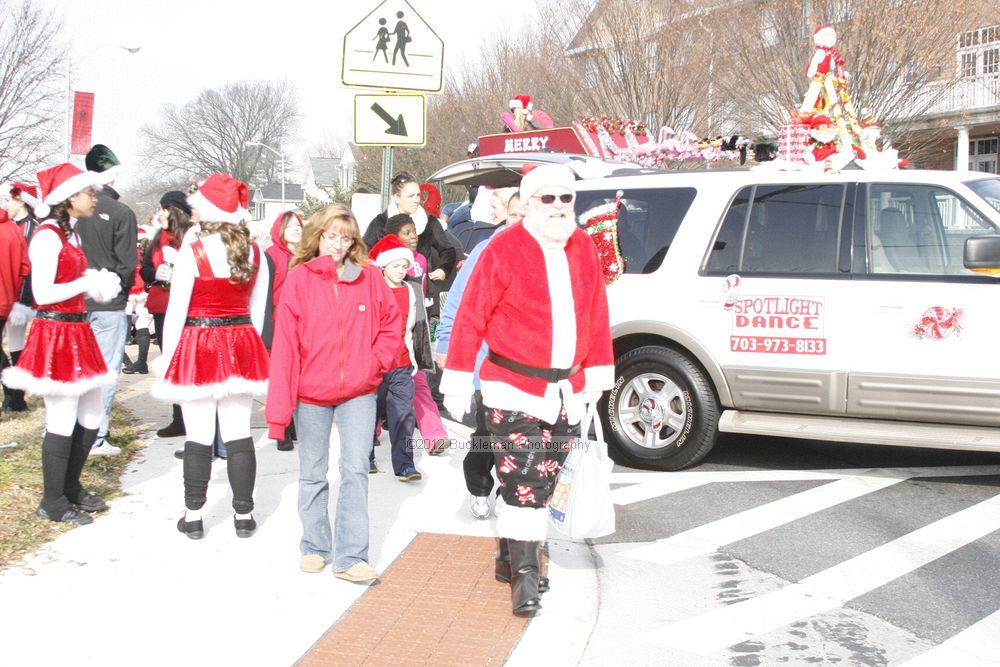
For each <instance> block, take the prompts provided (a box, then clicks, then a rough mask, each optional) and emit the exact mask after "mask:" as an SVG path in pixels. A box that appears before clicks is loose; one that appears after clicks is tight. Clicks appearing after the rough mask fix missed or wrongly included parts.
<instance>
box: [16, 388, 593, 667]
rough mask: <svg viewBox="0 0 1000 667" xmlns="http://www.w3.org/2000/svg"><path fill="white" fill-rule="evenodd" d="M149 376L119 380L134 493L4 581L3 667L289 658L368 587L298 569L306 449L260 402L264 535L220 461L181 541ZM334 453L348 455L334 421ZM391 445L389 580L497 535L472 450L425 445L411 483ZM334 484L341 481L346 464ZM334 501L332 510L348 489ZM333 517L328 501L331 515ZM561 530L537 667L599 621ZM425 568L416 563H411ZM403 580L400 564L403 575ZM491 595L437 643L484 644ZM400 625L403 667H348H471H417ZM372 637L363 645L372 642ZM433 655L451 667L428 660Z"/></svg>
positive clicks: (380, 508)
mask: <svg viewBox="0 0 1000 667" xmlns="http://www.w3.org/2000/svg"><path fill="white" fill-rule="evenodd" d="M152 382H153V379H152V376H150V375H131V376H129V375H123V376H122V381H121V383H120V385H119V392H118V399H117V400H118V401H120V402H121V404H123V405H124V406H125V407H126V408H127V409H128V410H129V411H130V412H131V413H132V415H134V417H135V420H136V428H137V430H138V431H139V432H140V433H141V434H142V436H141V437H142V439H143V440H144V441H145V442H146V443H147V446H146V448H145V449H144V450H143V451H141V452H140V453H139V454H138V456H137V457H136V459H135V460H134V461H133V463H132V464H131V465H130V466H129V469H128V471H127V472H126V474H125V477H124V478H123V480H122V486H123V491H124V496H123V497H122V498H119V499H117V500H115V501H113V502H112V503H111V509H110V511H108V512H106V513H104V514H103V515H101V516H99V518H98V519H97V521H95V522H94V524H92V525H90V526H85V527H82V528H78V529H75V530H72V531H70V532H68V533H66V534H64V535H62V536H60V537H59V538H58V539H57V540H55V541H54V542H52V543H50V544H49V545H47V546H45V547H44V548H42V549H40V550H39V551H37V552H35V553H34V554H31V555H29V556H28V557H26V558H25V559H24V563H23V564H22V565H19V566H15V567H12V568H9V569H8V570H6V571H4V572H3V573H0V664H3V665H28V664H31V665H57V664H100V665H105V666H112V665H130V666H131V665H136V664H142V665H177V664H191V665H210V664H211V665H224V664H237V665H262V666H263V665H266V666H269V667H270V666H275V665H291V664H293V663H295V662H296V661H298V660H300V658H302V657H303V656H305V655H306V654H307V653H309V651H310V649H311V647H313V645H314V644H316V642H317V641H318V640H320V638H321V637H323V636H324V635H325V634H326V633H327V632H328V631H329V630H331V628H335V626H336V624H337V622H338V620H339V619H340V618H341V617H342V615H344V613H345V612H346V611H347V610H348V609H350V608H351V607H352V605H354V604H355V603H356V602H357V601H358V599H359V598H361V596H363V595H364V594H365V593H366V592H367V591H368V590H369V587H366V586H361V585H357V584H352V583H349V582H345V581H342V580H339V579H337V578H335V577H334V576H333V575H332V574H331V573H330V570H329V568H327V570H325V571H324V572H323V573H320V574H305V573H303V572H300V571H299V568H298V562H299V551H298V541H299V537H300V530H301V526H300V523H299V519H298V515H297V512H296V494H297V479H298V456H297V455H296V453H295V452H279V451H277V450H276V449H275V446H274V442H273V441H271V440H269V439H268V438H267V435H266V429H265V427H264V423H263V407H262V405H260V404H258V405H257V406H256V409H255V411H254V418H253V427H254V428H253V436H254V438H255V442H256V445H257V456H258V468H257V488H256V493H255V500H256V509H255V511H254V516H255V517H256V518H257V521H258V523H259V524H260V528H259V530H258V531H257V534H256V535H254V536H253V537H252V538H250V539H239V538H237V537H236V535H235V532H234V530H233V526H232V506H231V495H230V493H229V490H228V481H227V479H226V471H225V462H224V461H221V460H219V461H216V462H215V463H214V464H213V469H212V482H211V485H210V487H209V497H208V504H207V505H206V506H205V528H206V531H207V534H206V536H205V539H203V540H201V541H192V540H188V539H186V538H185V537H184V536H182V535H181V534H180V533H178V532H177V529H176V526H175V524H176V522H177V519H178V517H180V516H181V514H182V512H183V483H182V479H181V463H180V461H178V460H177V459H175V458H174V456H173V452H174V450H175V449H177V448H178V447H180V446H182V442H183V438H172V439H166V440H158V439H157V438H156V436H155V433H154V431H155V429H156V428H158V427H159V426H162V425H163V424H165V423H166V422H167V421H168V419H169V410H170V406H169V405H166V404H163V403H160V402H159V401H155V400H153V399H151V398H150V397H149V394H148V390H149V387H150V385H151V384H152ZM445 423H446V426H447V427H448V429H449V430H450V431H451V433H452V435H453V436H454V437H457V438H459V439H461V440H466V439H467V435H468V432H469V429H468V428H466V427H464V426H462V425H460V424H455V423H454V422H450V421H446V422H445ZM384 438H385V436H383V440H384ZM332 447H333V450H334V451H333V452H332V454H331V461H335V460H336V449H337V438H336V428H334V434H333V445H332ZM388 449H389V448H388V446H387V443H385V444H384V445H383V446H382V447H379V448H378V449H377V450H376V456H377V458H378V462H379V467H380V469H381V470H383V472H381V473H379V474H377V475H372V476H371V480H370V481H371V486H370V493H369V499H370V500H369V506H370V515H371V551H370V560H371V562H372V564H373V565H374V566H375V567H376V568H377V569H378V570H379V571H381V572H386V570H388V569H389V568H390V566H391V565H392V564H393V562H394V561H396V560H397V558H399V557H400V555H401V554H403V553H404V552H405V551H406V550H407V549H408V546H409V545H410V544H411V541H413V540H414V538H415V536H417V535H418V534H419V533H427V534H437V535H453V536H469V537H480V538H489V537H492V535H493V532H492V522H487V521H477V520H475V519H473V518H472V517H471V515H470V514H469V512H468V509H467V507H466V497H467V496H466V491H465V486H464V483H463V480H462V466H461V463H462V458H463V456H464V452H463V451H460V450H458V451H456V450H449V451H448V452H447V453H446V454H445V455H443V456H441V457H428V456H427V455H426V454H425V453H423V452H420V453H419V454H417V467H418V468H419V469H420V470H421V472H422V473H423V475H424V479H423V480H422V481H420V482H410V483H402V482H400V481H398V480H396V479H395V477H394V476H393V475H392V473H391V469H392V468H391V465H390V464H389V461H388V456H389V451H388ZM385 471H389V472H385ZM330 479H331V484H335V483H336V471H335V469H334V470H331V476H330ZM332 496H333V502H334V503H335V502H336V494H335V493H333V494H332ZM333 512H334V510H333V508H331V516H333ZM334 529H336V528H334ZM551 537H552V538H553V539H551V540H550V553H551V565H550V573H549V576H550V578H551V580H552V584H553V588H552V590H551V591H550V592H549V593H547V594H546V595H545V597H544V598H543V605H544V610H543V611H542V612H541V613H540V614H538V615H537V616H536V618H534V619H532V620H531V621H530V622H529V623H528V624H527V626H526V628H525V629H524V631H523V633H522V634H521V635H520V637H519V638H517V639H516V642H517V644H516V646H515V647H514V649H513V652H512V653H511V654H510V655H509V657H508V659H507V664H511V665H518V664H525V663H527V662H528V661H529V660H530V661H531V662H537V661H538V659H539V657H540V656H551V655H552V652H553V650H558V658H556V659H555V660H552V659H549V660H547V662H548V663H549V664H576V663H577V662H578V661H579V660H580V659H581V657H582V656H583V653H584V649H585V647H586V642H587V639H588V638H589V636H590V634H591V631H592V628H593V624H594V622H595V619H596V617H597V604H598V602H597V601H598V599H599V596H598V591H597V572H596V569H595V565H594V563H593V561H592V557H591V551H590V549H589V547H588V546H587V545H585V544H580V543H573V542H569V541H565V540H560V539H558V536H557V534H553V535H552V536H551ZM424 548H426V547H424ZM469 549H472V550H466V551H460V552H456V553H470V554H471V553H475V554H477V555H476V556H475V558H476V559H477V560H478V559H479V558H481V557H482V553H483V548H482V545H481V544H480V545H479V546H478V547H476V548H475V549H473V548H471V547H469ZM476 549H478V551H477V550H476ZM415 555H419V554H415ZM457 557H460V556H457ZM413 562H415V561H414V560H413V558H412V557H411V559H410V560H409V561H408V563H409V565H408V567H411V568H412V567H413V565H412V564H413ZM416 562H419V560H418V561H416ZM488 564H489V565H490V566H491V563H488ZM401 567H402V566H401ZM428 567H430V565H428ZM436 567H438V569H439V572H438V574H436V575H435V576H436V577H437V579H435V581H438V582H439V583H440V581H441V577H447V576H452V574H450V568H448V567H447V562H445V563H444V564H443V567H442V564H441V563H439V564H437V566H436ZM405 571H406V570H405V568H403V569H398V570H397V575H398V573H405ZM411 571H412V570H411ZM467 571H468V569H467V568H464V569H463V568H460V567H456V568H454V572H453V576H455V577H460V576H467V574H466V575H463V574H462V573H463V572H467ZM386 574H387V576H388V575H390V574H392V573H390V572H387V573H386ZM397 575H393V576H396V579H398V578H399V576H397ZM428 585H430V584H428ZM484 585H485V584H484ZM497 586H500V584H497ZM377 588H378V586H376V587H373V588H371V590H372V591H375V590H377ZM385 590H388V589H385ZM462 590H466V589H465V588H463V589H462ZM482 591H483V589H482V588H480V589H476V588H475V587H468V588H467V593H463V594H462V595H467V597H468V599H464V600H463V599H461V598H460V597H457V598H454V599H453V600H452V602H453V603H454V605H455V609H454V611H455V614H454V616H455V621H454V626H453V627H452V628H451V631H449V632H447V633H441V634H440V636H441V642H442V644H443V643H444V642H448V644H449V646H451V647H452V648H454V645H455V643H456V642H458V643H459V644H461V642H462V641H465V640H463V637H464V636H465V635H466V633H464V632H463V631H462V629H463V627H467V630H468V632H467V636H468V641H469V642H476V641H480V642H481V640H482V638H483V635H484V634H488V633H491V632H492V629H491V628H490V627H488V626H487V627H483V625H482V624H477V623H475V622H471V619H470V622H468V623H465V624H463V623H462V621H461V619H462V615H463V614H464V613H465V612H464V611H463V610H465V609H467V608H469V607H470V605H474V604H476V601H477V599H476V595H479V594H481V593H482ZM492 592H494V593H495V591H492ZM417 596H418V597H419V591H417ZM502 596H503V593H502V592H501V593H500V597H502ZM493 597H496V596H495V595H494V596H493ZM497 599H499V598H497ZM446 603H447V604H450V603H449V602H447V601H446ZM382 604H383V605H386V604H389V605H391V598H389V601H388V602H386V601H385V599H384V596H383V601H382ZM507 610H508V612H509V606H508V607H507ZM405 616H406V615H405V614H404V615H403V617H405ZM396 631H399V633H400V634H401V635H402V636H397V635H395V634H393V630H391V629H390V630H389V631H388V632H389V634H388V635H386V638H387V639H388V638H390V637H391V639H392V641H394V642H395V643H396V644H397V645H398V646H400V647H401V651H402V653H397V654H395V655H398V656H399V661H398V662H397V661H396V660H395V659H390V658H388V657H386V656H384V655H383V656H382V657H379V658H377V659H376V656H375V654H374V653H371V654H369V653H365V652H364V651H355V652H354V654H353V655H354V656H355V658H356V659H355V660H352V661H351V662H352V663H353V664H384V663H386V662H394V663H395V664H459V663H458V662H454V661H452V660H458V658H457V657H454V656H458V655H459V654H458V653H455V652H454V651H451V652H447V651H444V649H443V648H442V650H441V651H438V652H437V653H435V651H434V647H426V648H428V652H425V653H423V654H421V655H422V656H423V657H420V658H417V659H416V660H413V659H407V658H406V657H405V652H406V651H405V647H406V646H407V644H408V642H410V641H413V640H418V639H419V637H412V636H407V635H406V632H405V627H403V626H399V627H397V628H396ZM435 636H437V635H435ZM553 637H557V638H558V641H557V642H556V643H555V646H556V647H557V649H553V648H552V646H553V643H552V639H553ZM364 641H365V640H364V639H362V638H361V637H359V638H358V639H357V642H358V643H359V645H361V646H364ZM512 641H515V639H514V638H513V637H512ZM493 650H494V652H495V651H496V650H497V649H496V648H494V649H493ZM433 655H437V656H438V658H437V659H433V660H432V659H431V658H430V657H427V656H433ZM366 656H368V657H369V658H370V659H368V658H366ZM449 656H453V657H452V658H449ZM394 657H395V656H393V658H394ZM413 657H414V658H416V656H413ZM503 659H504V656H503V655H493V656H492V657H491V659H489V660H484V661H483V662H482V664H494V665H495V664H502V662H503ZM311 664H320V663H316V662H315V661H313V662H311ZM328 664H340V663H339V662H337V663H334V662H328ZM461 664H470V663H469V662H468V661H467V660H466V661H464V662H462V663H461Z"/></svg>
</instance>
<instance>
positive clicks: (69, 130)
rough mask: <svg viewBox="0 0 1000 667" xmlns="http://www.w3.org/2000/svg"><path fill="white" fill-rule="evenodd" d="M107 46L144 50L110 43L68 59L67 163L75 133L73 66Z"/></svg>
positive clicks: (137, 50)
mask: <svg viewBox="0 0 1000 667" xmlns="http://www.w3.org/2000/svg"><path fill="white" fill-rule="evenodd" d="M105 46H113V47H115V48H118V49H124V50H125V51H128V52H129V53H138V52H139V49H141V48H142V47H141V46H125V45H123V44H114V43H111V42H108V43H107V44H101V45H100V46H95V47H94V48H92V49H91V50H90V51H87V53H85V54H83V55H82V56H80V57H79V58H77V59H76V60H70V59H69V58H66V161H67V162H69V156H70V153H69V151H70V140H71V139H70V137H71V135H72V132H73V130H72V127H73V120H72V119H73V83H72V79H71V76H72V71H73V65H79V64H80V63H81V62H83V60H84V59H86V58H89V57H90V56H91V54H93V53H94V52H95V51H98V50H100V49H103V48H104V47H105Z"/></svg>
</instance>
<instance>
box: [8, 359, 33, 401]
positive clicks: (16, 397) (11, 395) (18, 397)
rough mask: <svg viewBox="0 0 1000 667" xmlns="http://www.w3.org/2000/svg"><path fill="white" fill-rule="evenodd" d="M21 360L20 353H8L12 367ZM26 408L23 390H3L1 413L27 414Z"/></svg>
mask: <svg viewBox="0 0 1000 667" xmlns="http://www.w3.org/2000/svg"><path fill="white" fill-rule="evenodd" d="M20 358H21V351H20V350H18V351H17V352H11V353H10V363H11V365H12V366H17V360H18V359H20ZM29 409H30V408H28V404H27V402H25V400H24V390H23V389H8V388H7V387H4V388H3V411H4V412H27V411H28V410H29Z"/></svg>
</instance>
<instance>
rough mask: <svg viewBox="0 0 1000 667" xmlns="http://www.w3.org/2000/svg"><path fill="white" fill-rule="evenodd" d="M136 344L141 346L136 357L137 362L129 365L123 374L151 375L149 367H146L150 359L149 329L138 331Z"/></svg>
mask: <svg viewBox="0 0 1000 667" xmlns="http://www.w3.org/2000/svg"><path fill="white" fill-rule="evenodd" d="M135 342H136V344H137V345H138V346H139V353H138V354H137V355H136V357H135V361H134V362H133V363H131V364H128V365H127V366H126V367H125V368H124V369H123V370H122V373H127V374H129V375H132V374H134V373H139V374H141V375H146V374H148V373H149V366H148V365H146V359H147V358H148V357H149V329H138V330H136V332H135Z"/></svg>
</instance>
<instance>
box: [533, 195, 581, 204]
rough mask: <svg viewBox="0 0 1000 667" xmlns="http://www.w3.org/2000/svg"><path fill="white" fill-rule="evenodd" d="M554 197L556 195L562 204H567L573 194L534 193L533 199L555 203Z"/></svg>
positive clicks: (544, 202)
mask: <svg viewBox="0 0 1000 667" xmlns="http://www.w3.org/2000/svg"><path fill="white" fill-rule="evenodd" d="M556 197H558V198H559V201H561V202H562V203H564V204H568V203H570V202H571V201H573V195H535V196H534V197H533V199H538V200H540V201H541V202H542V203H543V204H555V203H556Z"/></svg>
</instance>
